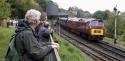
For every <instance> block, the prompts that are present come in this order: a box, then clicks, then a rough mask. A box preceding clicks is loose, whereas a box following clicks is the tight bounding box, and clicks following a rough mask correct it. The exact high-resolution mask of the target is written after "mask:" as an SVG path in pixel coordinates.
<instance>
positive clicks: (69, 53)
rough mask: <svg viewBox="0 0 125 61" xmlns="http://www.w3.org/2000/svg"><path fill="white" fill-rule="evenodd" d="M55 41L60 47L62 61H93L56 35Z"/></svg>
mask: <svg viewBox="0 0 125 61" xmlns="http://www.w3.org/2000/svg"><path fill="white" fill-rule="evenodd" d="M54 40H55V41H58V43H59V45H60V50H59V52H60V56H61V60H62V61H91V59H90V58H88V56H86V55H85V54H84V53H82V52H81V51H80V50H79V49H78V48H76V47H75V46H73V45H72V44H70V43H69V42H68V41H67V40H65V39H63V38H61V37H60V36H59V35H57V34H56V33H55V34H54Z"/></svg>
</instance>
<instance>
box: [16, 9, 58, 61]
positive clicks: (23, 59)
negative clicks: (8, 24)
mask: <svg viewBox="0 0 125 61" xmlns="http://www.w3.org/2000/svg"><path fill="white" fill-rule="evenodd" d="M40 16H41V13H40V12H39V11H37V10H35V9H30V10H28V11H27V12H26V15H25V21H26V22H27V23H26V24H27V27H23V28H19V29H17V30H16V32H17V33H18V35H16V37H15V47H16V50H17V53H18V55H19V61H43V59H44V56H46V55H47V54H49V53H50V52H51V51H52V50H53V48H59V45H58V44H57V43H52V44H49V45H45V46H42V45H39V43H38V39H37V35H36V33H35V28H36V27H37V26H38V24H39V23H40Z"/></svg>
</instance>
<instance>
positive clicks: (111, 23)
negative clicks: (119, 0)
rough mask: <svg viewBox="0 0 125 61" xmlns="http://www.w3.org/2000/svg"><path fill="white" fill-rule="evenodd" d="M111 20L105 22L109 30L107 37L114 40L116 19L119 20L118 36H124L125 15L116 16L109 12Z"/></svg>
mask: <svg viewBox="0 0 125 61" xmlns="http://www.w3.org/2000/svg"><path fill="white" fill-rule="evenodd" d="M108 14H109V19H108V20H106V21H104V22H105V27H106V30H107V32H106V33H107V34H106V36H107V37H111V38H113V36H114V26H115V24H114V22H115V18H117V35H123V32H124V30H125V27H124V26H125V18H124V15H123V14H121V15H118V16H116V15H115V13H114V12H109V13H108Z"/></svg>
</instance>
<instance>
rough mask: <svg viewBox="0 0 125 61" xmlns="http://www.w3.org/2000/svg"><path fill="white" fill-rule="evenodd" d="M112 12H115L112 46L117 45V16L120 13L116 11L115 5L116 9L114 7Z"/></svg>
mask: <svg viewBox="0 0 125 61" xmlns="http://www.w3.org/2000/svg"><path fill="white" fill-rule="evenodd" d="M114 11H115V31H114V44H116V43H117V19H118V18H117V17H118V14H119V13H120V11H118V10H117V5H116V7H114Z"/></svg>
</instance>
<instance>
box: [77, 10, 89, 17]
mask: <svg viewBox="0 0 125 61" xmlns="http://www.w3.org/2000/svg"><path fill="white" fill-rule="evenodd" d="M77 17H78V18H89V17H91V14H90V13H89V12H88V11H83V10H82V9H78V10H77Z"/></svg>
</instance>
